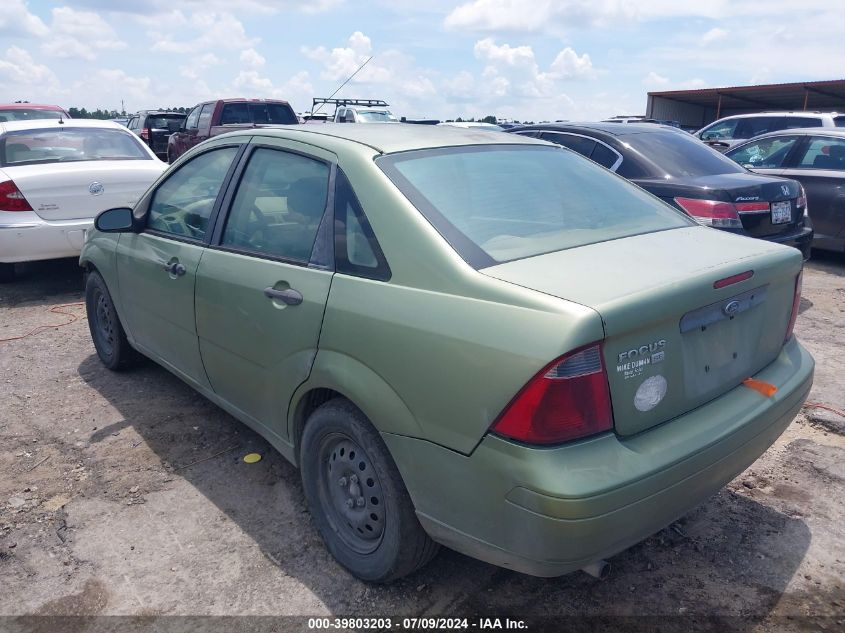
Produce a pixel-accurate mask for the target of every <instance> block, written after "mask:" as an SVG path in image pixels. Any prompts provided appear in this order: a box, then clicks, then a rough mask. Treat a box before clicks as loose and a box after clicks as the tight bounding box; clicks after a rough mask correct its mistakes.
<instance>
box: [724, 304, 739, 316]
mask: <svg viewBox="0 0 845 633" xmlns="http://www.w3.org/2000/svg"><path fill="white" fill-rule="evenodd" d="M739 308H740V304H739V301H736V300H733V301H728V302H727V303H726V304H725V306H724V307H723V308H722V312H724V313H725V315H726V316H729V317H732V316H734V315H735V314H736V313H737V312H739Z"/></svg>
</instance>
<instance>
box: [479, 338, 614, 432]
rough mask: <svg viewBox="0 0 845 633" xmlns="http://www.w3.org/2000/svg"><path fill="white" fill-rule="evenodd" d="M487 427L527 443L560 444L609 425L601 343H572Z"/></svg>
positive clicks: (606, 429) (611, 421)
mask: <svg viewBox="0 0 845 633" xmlns="http://www.w3.org/2000/svg"><path fill="white" fill-rule="evenodd" d="M490 428H491V430H492V431H493V432H494V433H497V434H499V435H503V436H505V437H509V438H511V439H514V440H518V441H520V442H526V443H528V444H559V443H561V442H566V441H569V440H574V439H576V438H579V437H585V436H587V435H593V434H595V433H601V432H602V431H608V430H610V429H612V428H613V413H612V411H611V407H610V391H609V390H608V387H607V375H606V373H605V370H604V361H603V360H602V351H601V345H600V344H598V343H595V344H592V345H589V346H588V347H583V348H580V349H577V350H575V351H573V352H570V353H569V354H567V355H565V356H562V357H560V358H558V359H557V360H555V361H554V362H552V363H550V364H549V365H547V366H546V367H544V368H543V369H542V370H541V371H540V372H539V373H538V374H537V375H536V376H534V377H533V378H532V379H531V380H530V381H528V384H526V385H525V386H524V387H523V388H522V390H521V391H520V392H519V393H518V394H516V396H515V397H514V399H513V400H511V402H510V404H508V406H507V407H505V409H504V411H502V413H500V414H499V417H498V418H497V419H496V421H495V422H494V423H493V426H491V427H490Z"/></svg>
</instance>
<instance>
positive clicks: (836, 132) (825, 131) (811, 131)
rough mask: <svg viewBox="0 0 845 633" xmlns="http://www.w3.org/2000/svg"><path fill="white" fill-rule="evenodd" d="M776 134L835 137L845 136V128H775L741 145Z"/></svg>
mask: <svg viewBox="0 0 845 633" xmlns="http://www.w3.org/2000/svg"><path fill="white" fill-rule="evenodd" d="M776 136H834V137H837V138H845V128H835V127H797V128H792V129H790V130H777V131H775V132H766V133H765V134H759V135H757V136H753V137H751V138H750V139H748V140H747V141H743V142H742V145H745V144H746V143H751V142H752V141H759V140H760V139H761V138H771V137H776ZM737 147H739V145H737ZM731 149H733V148H731Z"/></svg>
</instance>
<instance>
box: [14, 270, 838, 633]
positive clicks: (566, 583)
mask: <svg viewBox="0 0 845 633" xmlns="http://www.w3.org/2000/svg"><path fill="white" fill-rule="evenodd" d="M81 291H82V284H81V279H80V275H79V271H78V269H77V267H76V264H75V262H74V261H57V262H46V263H40V264H33V265H30V266H29V267H28V268H27V269H26V271H25V272H24V274H23V275H22V277H21V278H20V279H19V280H18V281H16V282H15V283H13V284H9V285H4V286H0V339H7V338H11V337H16V336H21V335H24V334H26V333H27V332H29V331H31V330H33V328H37V327H40V326H45V327H44V328H43V329H41V330H40V331H38V332H36V333H34V334H32V335H30V336H27V337H25V338H22V339H19V340H11V341H5V342H0V579H2V580H0V588H1V589H2V591H0V616H6V617H0V630H2V629H9V630H13V629H14V630H56V629H58V628H63V629H64V630H80V631H81V630H95V628H96V626H97V625H99V624H102V622H103V621H104V620H105V619H103V618H100V619H97V618H93V617H89V616H105V615H109V616H175V615H186V616H221V615H227V616H283V615H299V616H302V615H308V616H314V615H323V616H328V615H331V616H334V615H343V616H353V615H357V616H363V617H376V616H393V617H394V618H396V617H399V618H401V616H403V615H404V616H417V617H418V616H432V615H438V616H462V617H467V616H470V617H475V616H483V617H494V616H499V617H504V616H510V617H516V618H520V617H521V618H527V619H528V622H529V623H530V624H531V628H532V629H534V630H538V629H540V628H544V627H545V628H551V629H554V630H564V629H566V630H574V628H577V626H576V625H579V623H580V626H581V628H582V629H583V630H597V631H598V630H613V628H614V627H616V628H619V625H620V623H621V622H623V620H621V619H618V620H607V619H606V618H613V617H616V616H620V617H621V616H636V617H634V618H632V619H630V620H625V622H627V623H628V624H630V625H631V626H633V627H634V628H636V627H640V628H636V630H649V631H651V630H658V629H659V630H664V631H665V630H670V629H671V624H672V623H675V624H676V625H677V627H676V628H678V629H681V630H685V631H693V630H742V631H781V630H823V629H824V630H837V629H838V630H840V631H841V630H845V564H843V562H845V528H843V525H845V461H843V455H845V453H843V447H845V437H843V432H845V417H842V416H841V415H839V414H837V413H835V412H833V411H829V410H827V409H822V408H818V407H810V406H808V407H805V409H804V411H803V412H802V413H801V414H800V415H799V416H798V417H797V418H796V420H795V422H794V423H793V424H792V425H791V426H790V427H789V429H788V430H787V431H786V433H784V435H783V436H782V437H781V438H780V440H778V442H777V443H776V444H775V445H774V446H773V447H772V448H771V449H770V450H769V451H768V452H767V453H766V454H765V455H763V456H762V457H761V458H760V459H759V460H758V461H757V462H756V463H755V464H754V465H753V466H752V467H751V468H750V469H749V470H747V471H746V472H744V473H743V474H742V475H740V476H739V477H737V478H736V479H735V480H734V481H733V482H731V483H730V484H729V485H728V486H727V487H726V488H725V489H724V490H722V491H721V492H720V493H719V494H717V495H716V496H715V497H713V498H712V499H710V500H709V501H707V502H705V503H704V504H702V505H701V506H700V507H698V508H697V509H695V510H694V511H692V512H691V513H690V514H689V515H687V516H686V517H684V518H683V519H681V520H680V521H678V522H677V523H675V524H673V525H672V526H670V527H668V528H667V529H665V530H663V531H661V532H660V533H658V534H655V535H654V536H652V537H651V538H649V539H647V540H646V541H644V542H643V543H641V544H639V545H637V546H635V547H633V548H631V549H630V550H628V551H626V552H623V553H621V554H619V555H618V556H616V557H614V558H613V560H612V561H611V562H612V564H613V572H612V574H611V576H610V577H609V578H608V579H606V580H604V581H599V580H596V579H593V578H591V577H589V576H587V575H586V574H583V573H575V574H571V575H569V576H565V577H561V578H556V579H538V578H531V577H528V576H523V575H520V574H517V573H514V572H509V571H506V570H503V569H499V568H496V567H493V566H490V565H487V564H484V563H481V562H478V561H475V560H472V559H469V558H466V557H464V556H461V555H459V554H456V553H454V552H451V551H443V552H442V553H441V554H440V555H439V556H438V557H437V558H436V559H435V560H434V561H433V562H432V563H431V564H430V565H429V566H428V567H426V568H425V569H423V570H421V571H420V572H418V573H417V574H415V575H414V576H412V577H410V578H407V579H404V580H402V581H399V582H397V583H395V584H393V585H391V586H388V587H382V586H369V585H367V584H365V583H362V582H359V581H357V580H356V579H354V578H352V577H351V576H350V575H349V574H347V573H346V572H345V571H344V570H343V569H341V568H340V567H338V566H337V565H336V564H335V563H334V562H333V560H332V559H331V558H330V557H329V555H328V554H327V552H326V550H325V549H324V547H323V545H322V542H321V541H320V538H319V536H318V535H317V533H316V531H315V529H314V526H313V524H312V522H311V519H310V517H309V515H308V513H307V511H306V509H305V504H304V499H303V495H302V488H301V485H300V481H299V474H298V472H297V471H296V470H295V469H294V468H293V467H292V466H290V465H289V464H288V463H287V462H285V461H284V460H283V459H282V458H281V457H279V456H278V455H276V454H274V453H273V451H272V449H271V448H270V447H269V445H268V444H267V443H266V442H264V440H262V439H261V438H260V437H258V436H257V435H256V434H254V433H253V432H252V431H250V430H249V429H247V428H246V427H245V426H243V425H241V424H240V423H238V422H237V421H236V420H234V419H233V418H232V417H230V416H229V415H227V414H226V413H224V412H223V411H222V410H220V409H218V408H217V407H216V406H214V405H213V404H211V403H209V402H208V401H206V400H205V399H203V398H202V397H201V396H199V395H198V394H196V393H194V392H193V391H192V390H191V389H189V388H188V387H187V386H185V385H184V384H183V383H182V382H180V381H179V380H178V379H176V378H175V377H173V376H172V375H171V374H169V373H168V372H167V371H165V370H164V369H161V368H159V367H158V366H156V365H153V364H152V363H146V364H143V365H142V366H140V367H139V368H137V369H134V370H132V371H130V372H127V373H122V374H114V373H111V372H109V371H107V370H105V369H104V368H103V367H102V366H101V365H100V363H99V362H98V360H97V357H96V356H95V354H94V348H93V346H92V344H91V341H90V337H89V335H88V329H87V323H86V321H85V316H84V314H85V312H84V307H83V306H82V305H80V304H78V303H77V302H80V301H81V300H82V292H81ZM66 304H70V305H66ZM57 306H58V307H57ZM61 306H65V307H61ZM60 323H68V324H67V325H64V326H61V327H55V326H56V325H57V324H60ZM797 333H798V336H799V338H800V339H801V340H802V342H803V343H804V345H806V346H807V347H808V348H809V349H810V350H811V352H812V353H813V355H814V356H815V358H816V362H817V367H816V381H815V386H814V387H813V391H812V393H811V395H810V400H809V402H811V403H813V404H816V405H824V406H827V407H830V408H833V409H837V410H839V411H840V412H841V411H845V388H843V386H845V378H843V376H845V257H841V256H830V255H817V256H815V257H814V259H813V260H812V261H811V262H810V263H808V265H807V268H806V270H805V275H804V299H803V300H802V312H801V315H800V317H799V319H798V324H797ZM250 452H257V453H260V454H261V455H262V456H263V459H262V460H261V461H260V462H258V463H257V464H246V463H244V462H243V461H242V457H243V456H244V455H245V454H246V453H250ZM12 616H14V617H12ZM20 616H85V617H77V618H76V619H74V620H72V622H73V623H74V624H73V626H70V625H68V624H67V622H65V623H64V624H63V625H62V626H59V625H56V624H55V623H56V621H55V620H52V619H51V618H49V617H41V618H35V619H21V618H20ZM646 616H652V617H646ZM532 618H533V619H532ZM544 618H545V619H544ZM603 618H605V619H603ZM134 621H135V620H125V621H123V625H122V630H129V628H127V627H128V626H129V623H131V622H134ZM165 621H167V620H166V619H160V620H155V619H152V620H145V621H144V622H147V623H148V624H149V623H150V622H158V623H159V626H160V625H161V624H162V623H163V622H165ZM172 621H177V620H176V619H172V620H171V622H172ZM178 621H180V622H182V624H184V623H185V622H187V621H188V620H178ZM221 621H222V622H226V623H227V624H226V627H225V629H226V630H241V629H238V628H237V626H238V623H239V622H240V623H247V622H248V623H249V625H248V626H247V625H245V624H244V625H243V630H254V629H259V628H262V624H261V623H265V620H261V619H253V620H248V619H238V618H234V619H228V620H215V619H210V620H202V621H197V622H202V623H203V625H202V628H198V629H191V630H211V629H210V628H209V627H213V624H214V623H215V622H221ZM271 621H275V622H277V623H278V622H283V621H282V620H271ZM51 622H52V623H53V624H54V625H55V627H53V626H52V625H50V624H49V623H51ZM473 622H474V621H473ZM562 622H566V623H567V627H569V628H567V627H564V626H563V625H562V624H560V623H562ZM602 622H604V623H605V624H606V623H607V622H611V623H614V626H610V628H608V627H607V626H605V627H604V628H602V626H600V625H601V623H602ZM714 622H715V623H716V624H714ZM550 623H557V624H550ZM632 623H633V624H632ZM295 624H296V626H297V627H300V628H301V629H303V630H304V629H305V628H307V625H306V623H305V621H296V622H295ZM503 626H504V623H503ZM16 627H17V628H16ZM394 627H395V625H394ZM573 627H574V628H573ZM585 627H586V628H585ZM707 627H711V628H707ZM712 627H715V628H712ZM265 628H266V627H265ZM159 630H162V629H161V628H159ZM185 630H188V629H185ZM632 630H633V629H632ZM673 630H674V629H673Z"/></svg>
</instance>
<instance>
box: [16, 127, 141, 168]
mask: <svg viewBox="0 0 845 633" xmlns="http://www.w3.org/2000/svg"><path fill="white" fill-rule="evenodd" d="M0 147H1V148H2V149H0V164H2V165H5V166H11V165H24V164H44V163H59V162H62V163H64V162H67V163H70V162H82V161H101V160H152V159H151V158H150V155H149V154H148V153H147V152H146V151H145V150H144V147H143V145H141V143H140V141H139V140H138V138H137V137H136V136H135V135H133V134H132V133H131V132H129V131H128V130H124V129H119V130H113V129H108V128H101V129H98V128H73V127H61V128H50V129H43V128H41V129H37V130H25V131H20V132H9V133H8V134H6V136H5V139H4V140H3V141H2V143H1V144H0Z"/></svg>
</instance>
